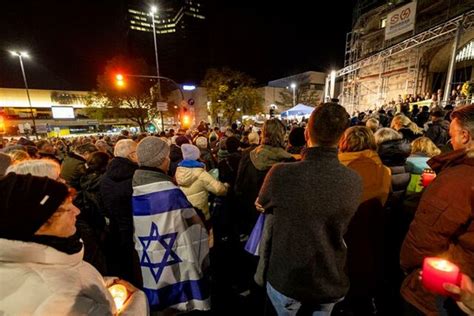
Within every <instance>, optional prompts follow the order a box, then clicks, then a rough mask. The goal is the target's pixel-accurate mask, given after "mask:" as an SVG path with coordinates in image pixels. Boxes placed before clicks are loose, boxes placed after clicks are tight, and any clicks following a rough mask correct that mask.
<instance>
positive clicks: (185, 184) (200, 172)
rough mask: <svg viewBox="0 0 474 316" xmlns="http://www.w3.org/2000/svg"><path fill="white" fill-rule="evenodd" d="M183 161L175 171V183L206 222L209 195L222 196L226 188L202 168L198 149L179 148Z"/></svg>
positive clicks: (208, 216) (188, 146) (191, 147)
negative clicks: (200, 212)
mask: <svg viewBox="0 0 474 316" xmlns="http://www.w3.org/2000/svg"><path fill="white" fill-rule="evenodd" d="M181 150H182V151H183V158H184V159H183V161H181V162H180V163H179V165H178V168H177V169H176V182H177V183H178V185H179V187H180V188H181V190H183V192H184V194H185V195H186V197H187V198H188V200H189V202H191V204H192V205H193V206H194V208H196V209H198V210H200V211H202V213H203V214H204V216H205V219H206V220H209V219H210V218H211V215H210V214H209V201H208V197H209V193H212V194H214V195H217V196H222V195H225V194H226V193H227V186H226V185H224V184H223V183H221V182H219V181H218V180H216V179H214V178H213V177H212V176H211V175H210V174H209V173H208V172H207V171H206V170H205V169H204V168H205V166H206V165H205V164H204V163H202V162H199V161H198V159H199V157H200V154H201V153H200V151H199V148H197V147H196V146H194V145H191V144H184V145H182V146H181Z"/></svg>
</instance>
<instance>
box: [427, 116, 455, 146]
mask: <svg viewBox="0 0 474 316" xmlns="http://www.w3.org/2000/svg"><path fill="white" fill-rule="evenodd" d="M430 117H431V123H428V130H427V131H426V134H425V136H426V137H428V138H429V139H431V141H432V142H433V143H434V144H435V145H436V146H437V147H438V148H442V147H444V146H445V145H446V143H447V142H448V140H449V121H447V120H445V119H444V117H445V113H444V111H443V109H441V108H434V109H433V110H431V113H430Z"/></svg>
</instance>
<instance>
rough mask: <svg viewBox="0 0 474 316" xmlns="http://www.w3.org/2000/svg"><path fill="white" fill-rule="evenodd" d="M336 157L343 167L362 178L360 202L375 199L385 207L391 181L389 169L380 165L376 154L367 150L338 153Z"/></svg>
mask: <svg viewBox="0 0 474 316" xmlns="http://www.w3.org/2000/svg"><path fill="white" fill-rule="evenodd" d="M338 157H339V161H340V162H341V163H342V164H343V165H345V166H347V167H349V168H351V169H353V170H354V171H356V172H357V173H358V174H359V175H360V176H361V177H362V180H363V184H364V191H363V193H362V198H361V201H360V202H361V203H362V202H365V201H368V200H370V199H373V198H377V199H379V200H380V202H381V203H382V205H385V202H387V198H388V194H389V192H390V187H391V181H392V179H391V175H390V169H389V168H387V167H385V166H384V165H383V164H382V161H381V160H380V158H379V155H378V154H377V152H375V151H373V150H370V149H367V150H363V151H357V152H345V153H339V155H338Z"/></svg>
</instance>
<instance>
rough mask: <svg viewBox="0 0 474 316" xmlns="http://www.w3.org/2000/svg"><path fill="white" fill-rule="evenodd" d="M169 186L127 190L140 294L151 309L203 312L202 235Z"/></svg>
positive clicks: (183, 201)
mask: <svg viewBox="0 0 474 316" xmlns="http://www.w3.org/2000/svg"><path fill="white" fill-rule="evenodd" d="M195 215H196V212H195V210H194V208H193V207H192V205H191V203H189V201H188V200H187V198H186V196H185V195H184V193H183V192H182V191H181V190H180V189H179V187H177V186H176V185H174V184H173V183H172V182H169V181H165V182H156V183H150V184H146V185H140V186H136V187H133V222H134V225H135V233H134V239H135V248H136V250H137V252H138V254H139V257H140V265H141V271H142V276H143V287H144V289H143V290H144V292H145V293H146V295H147V297H148V303H149V304H150V306H151V307H152V308H153V309H156V310H163V309H165V308H174V309H177V310H179V311H191V310H209V309H210V299H209V284H208V281H207V280H206V279H205V278H204V273H203V270H204V269H205V268H206V267H207V266H208V262H209V258H208V255H209V246H208V235H207V232H206V230H205V228H204V227H203V225H201V224H200V223H197V222H196V221H195V219H196V216H195Z"/></svg>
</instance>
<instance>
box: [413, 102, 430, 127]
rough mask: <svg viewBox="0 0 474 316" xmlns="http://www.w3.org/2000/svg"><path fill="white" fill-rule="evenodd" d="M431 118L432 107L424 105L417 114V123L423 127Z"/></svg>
mask: <svg viewBox="0 0 474 316" xmlns="http://www.w3.org/2000/svg"><path fill="white" fill-rule="evenodd" d="M429 119H430V108H429V107H428V106H426V105H425V106H423V107H422V108H421V112H420V113H418V115H417V116H416V125H418V126H419V127H421V128H423V127H424V125H425V123H426V122H428V120H429Z"/></svg>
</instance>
